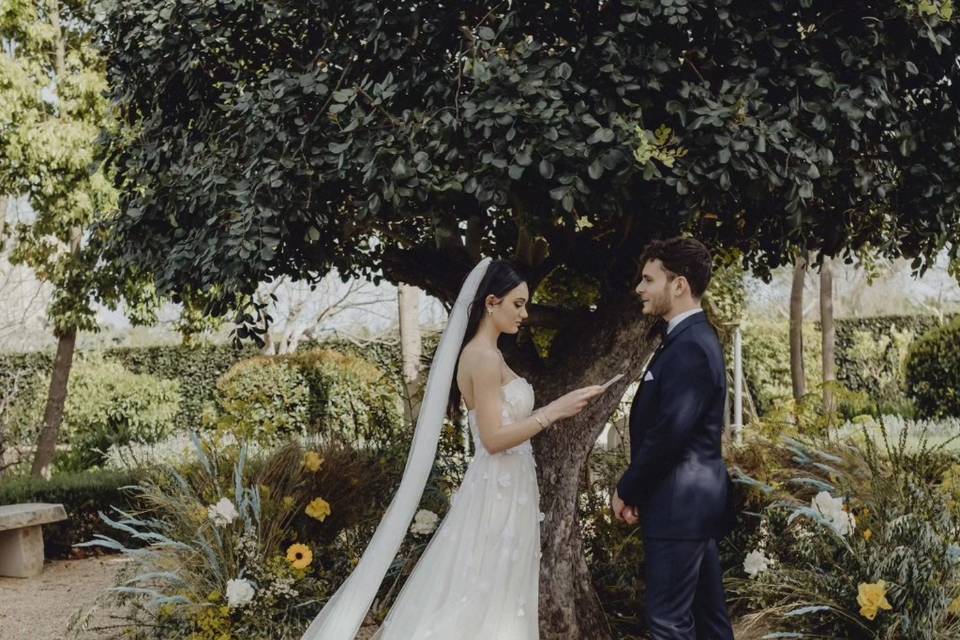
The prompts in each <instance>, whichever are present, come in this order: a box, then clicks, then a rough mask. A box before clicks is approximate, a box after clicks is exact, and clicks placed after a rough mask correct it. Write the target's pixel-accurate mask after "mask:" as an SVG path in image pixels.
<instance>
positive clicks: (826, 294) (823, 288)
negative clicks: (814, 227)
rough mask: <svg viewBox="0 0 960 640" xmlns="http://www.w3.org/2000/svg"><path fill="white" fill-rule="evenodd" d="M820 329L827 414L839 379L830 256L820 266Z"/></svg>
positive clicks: (824, 398)
mask: <svg viewBox="0 0 960 640" xmlns="http://www.w3.org/2000/svg"><path fill="white" fill-rule="evenodd" d="M820 331H821V336H822V340H823V409H824V411H825V412H826V413H827V415H830V414H832V413H833V412H834V411H835V409H836V401H835V399H834V394H833V388H834V384H835V383H836V381H837V373H836V359H835V356H834V344H835V342H836V331H835V329H834V324H833V268H832V266H831V262H830V258H824V260H823V266H822V267H821V268H820Z"/></svg>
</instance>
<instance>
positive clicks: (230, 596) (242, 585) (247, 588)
mask: <svg viewBox="0 0 960 640" xmlns="http://www.w3.org/2000/svg"><path fill="white" fill-rule="evenodd" d="M255 592H256V591H255V589H254V588H253V585H252V584H251V583H250V581H249V580H246V579H244V578H236V579H234V580H228V581H227V604H228V605H229V606H230V607H231V608H236V607H242V606H243V605H245V604H249V603H250V601H251V600H253V595H254V593H255Z"/></svg>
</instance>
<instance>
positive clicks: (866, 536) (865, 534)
mask: <svg viewBox="0 0 960 640" xmlns="http://www.w3.org/2000/svg"><path fill="white" fill-rule="evenodd" d="M872 537H873V531H870V529H864V530H863V539H864V540H866V541H867V542H870V538H872Z"/></svg>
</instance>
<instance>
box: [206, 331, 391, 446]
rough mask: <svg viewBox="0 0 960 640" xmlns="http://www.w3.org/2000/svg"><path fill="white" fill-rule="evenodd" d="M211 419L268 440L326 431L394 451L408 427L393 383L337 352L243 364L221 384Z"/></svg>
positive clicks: (247, 436)
mask: <svg viewBox="0 0 960 640" xmlns="http://www.w3.org/2000/svg"><path fill="white" fill-rule="evenodd" d="M205 423H207V424H214V425H216V427H217V428H218V429H219V430H221V431H223V432H230V433H233V434H235V435H237V436H238V437H241V438H244V439H250V440H254V441H257V442H260V443H263V444H266V443H270V442H275V441H277V440H278V439H282V438H286V437H288V436H290V435H293V434H304V435H312V434H319V435H325V436H331V437H333V438H334V439H337V440H340V441H344V442H348V443H350V444H352V445H360V446H374V447H377V448H388V447H389V446H390V445H391V443H392V441H393V440H394V436H395V435H397V434H398V433H400V432H401V431H402V430H403V429H404V424H403V413H402V407H401V404H400V396H399V393H398V390H397V389H396V386H395V385H394V384H393V380H392V379H391V378H390V377H388V376H386V375H385V374H384V373H383V372H382V371H381V370H380V369H378V368H377V367H376V366H374V365H373V364H371V363H369V362H367V361H366V360H364V359H362V358H360V357H357V356H354V355H349V354H343V353H340V352H337V351H332V350H330V349H315V350H312V351H307V352H303V353H297V354H291V355H283V356H257V357H254V358H250V359H247V360H244V361H241V362H238V363H237V364H235V365H234V366H233V367H231V368H230V370H229V371H227V372H226V373H225V374H224V375H223V376H222V377H221V378H220V380H219V381H218V382H217V397H216V405H215V407H211V413H210V414H209V416H208V417H207V418H206V419H205Z"/></svg>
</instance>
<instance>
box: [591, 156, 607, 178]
mask: <svg viewBox="0 0 960 640" xmlns="http://www.w3.org/2000/svg"><path fill="white" fill-rule="evenodd" d="M587 173H588V174H589V175H590V177H591V178H592V179H594V180H599V179H600V177H601V176H603V165H602V164H601V163H600V159H599V158H597V159H594V161H593V162H591V163H590V166H589V167H588V168H587Z"/></svg>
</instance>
